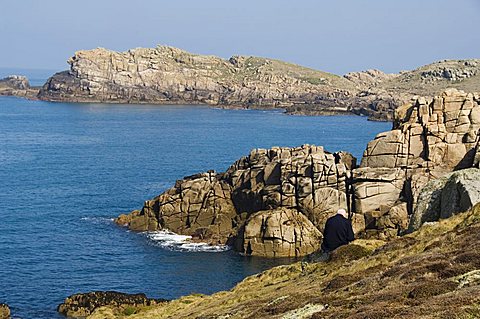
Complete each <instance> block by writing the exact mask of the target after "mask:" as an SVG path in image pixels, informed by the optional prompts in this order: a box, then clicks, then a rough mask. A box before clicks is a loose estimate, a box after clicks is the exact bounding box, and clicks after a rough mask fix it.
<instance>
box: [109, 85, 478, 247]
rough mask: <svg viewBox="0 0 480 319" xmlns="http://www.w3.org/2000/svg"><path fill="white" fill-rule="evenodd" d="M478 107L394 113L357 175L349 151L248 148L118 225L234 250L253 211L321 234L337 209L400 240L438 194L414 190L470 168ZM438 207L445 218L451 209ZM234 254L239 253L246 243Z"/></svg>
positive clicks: (451, 96)
mask: <svg viewBox="0 0 480 319" xmlns="http://www.w3.org/2000/svg"><path fill="white" fill-rule="evenodd" d="M479 101H480V99H479V97H478V95H476V94H471V93H469V94H467V93H464V92H461V91H457V90H446V91H445V92H444V93H443V94H442V95H441V96H439V97H435V98H431V99H428V98H417V99H415V100H414V101H413V102H412V103H410V104H409V105H406V106H404V107H402V108H399V109H398V110H397V112H396V120H395V122H394V127H393V129H392V130H391V131H389V132H384V133H380V134H378V135H377V137H376V138H375V139H374V140H373V141H371V142H370V143H368V145H367V148H366V150H365V152H364V156H363V158H362V162H361V165H360V167H358V168H357V167H356V159H355V158H354V157H353V156H351V155H350V154H348V153H345V152H338V153H333V154H332V153H328V152H325V151H324V150H323V148H322V147H318V146H311V145H303V146H301V147H296V148H280V147H273V148H271V149H268V150H266V149H255V150H252V151H251V152H250V154H249V155H248V156H246V157H243V158H241V159H240V160H238V161H236V162H235V163H234V164H233V165H232V166H231V167H230V168H229V169H228V170H227V171H226V172H225V173H221V174H217V173H215V172H207V173H202V174H197V175H194V176H190V177H186V178H185V179H183V180H181V181H177V183H176V185H175V187H173V188H171V189H169V190H168V191H166V192H165V193H163V194H161V195H160V196H158V197H156V198H154V199H153V200H150V201H146V202H145V204H144V207H143V209H142V210H141V211H134V212H132V213H131V214H129V215H122V216H120V217H119V218H118V219H117V223H118V224H121V225H124V224H128V226H129V228H130V229H132V230H136V231H145V230H157V229H169V230H171V231H174V232H176V233H180V234H184V235H191V236H193V237H194V240H201V241H205V242H209V243H215V244H217V243H219V244H232V243H233V242H236V243H238V238H239V237H241V236H240V235H242V233H241V232H242V230H244V228H245V222H246V221H247V220H248V219H249V218H250V217H251V215H252V214H254V213H257V212H260V211H274V210H276V209H279V208H284V209H290V210H294V211H297V212H298V213H300V214H303V215H304V216H306V218H308V220H309V221H310V222H311V223H312V224H313V225H314V226H315V227H316V229H317V230H320V231H322V230H323V229H324V225H325V222H326V220H327V218H328V217H330V216H332V215H333V214H335V213H336V211H337V209H338V208H348V209H349V212H350V213H351V216H353V217H354V225H355V231H356V233H359V232H361V231H363V230H366V231H367V232H368V233H369V234H368V236H367V237H377V238H380V239H385V238H389V237H393V236H397V235H398V234H401V233H403V232H404V231H405V230H406V228H407V225H408V223H409V216H410V215H409V214H411V213H412V212H414V211H415V210H416V209H417V206H418V207H420V209H421V210H422V211H426V213H425V214H424V216H427V217H420V218H419V219H418V220H423V219H428V220H430V219H431V218H433V219H434V218H436V215H435V214H436V213H435V214H434V213H432V210H431V209H430V208H428V207H432V208H433V209H436V208H435V207H437V206H436V204H435V201H434V202H433V203H430V202H428V203H426V202H425V200H426V199H425V198H433V199H435V196H437V193H435V192H434V191H433V190H432V191H424V193H423V194H421V193H420V191H421V190H422V189H423V188H424V186H425V185H427V183H428V182H429V181H431V180H435V179H438V178H441V177H442V176H444V175H445V174H448V173H449V172H452V171H453V170H458V169H463V168H467V167H472V165H474V164H475V157H476V154H478V152H479V151H478V150H479V145H480V137H479V129H480V105H479ZM441 181H442V180H439V183H441ZM462 192H467V191H466V190H464V189H462ZM468 192H470V191H468ZM459 196H460V195H459ZM462 196H463V195H462ZM468 196H470V195H468ZM459 198H462V199H461V201H462V205H463V202H464V200H463V197H461V196H460V197H459ZM417 201H420V203H418V204H417ZM450 202H451V203H452V205H453V203H456V202H457V200H456V199H455V200H452V201H450ZM445 203H446V202H445ZM472 203H473V202H472ZM445 205H446V204H445ZM455 205H456V204H455ZM464 206H465V205H463V206H461V207H464ZM455 207H456V206H455ZM443 208H444V210H445V211H446V212H449V213H446V214H447V215H448V214H451V212H453V211H455V210H456V208H447V207H446V206H443ZM264 214H266V213H264ZM432 214H433V215H432ZM431 215H432V216H433V217H431V218H430V217H429V216H431ZM259 218H260V217H259ZM262 218H263V217H262ZM362 218H363V220H362ZM414 218H418V217H414ZM262 236H263V235H258V236H257V238H264V237H262ZM239 246H240V247H239ZM236 247H237V249H239V250H244V249H245V247H244V245H243V244H240V245H236ZM269 247H270V246H269ZM262 249H263V250H264V248H262ZM285 249H286V248H285ZM289 249H290V248H289ZM289 251H291V250H289ZM290 253H291V252H290ZM299 253H300V254H303V253H304V251H303V250H299ZM263 254H264V255H274V251H273V250H271V251H269V252H268V253H263ZM295 254H297V252H295ZM277 255H278V254H277Z"/></svg>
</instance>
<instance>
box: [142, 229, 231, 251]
mask: <svg viewBox="0 0 480 319" xmlns="http://www.w3.org/2000/svg"><path fill="white" fill-rule="evenodd" d="M145 234H146V236H147V237H148V238H149V239H150V240H151V241H152V242H154V243H155V245H157V246H159V247H162V248H165V249H169V250H176V251H203V252H222V251H226V250H229V249H230V247H229V246H227V245H216V246H214V245H209V244H207V243H196V242H192V236H185V235H179V234H175V233H174V232H171V231H169V230H160V231H154V232H147V233H145Z"/></svg>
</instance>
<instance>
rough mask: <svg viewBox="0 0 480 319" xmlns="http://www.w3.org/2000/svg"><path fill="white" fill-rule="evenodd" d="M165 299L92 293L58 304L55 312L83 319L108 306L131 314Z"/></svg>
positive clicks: (76, 295) (74, 296) (139, 295)
mask: <svg viewBox="0 0 480 319" xmlns="http://www.w3.org/2000/svg"><path fill="white" fill-rule="evenodd" d="M166 301H167V300H165V299H152V298H147V297H146V296H145V294H125V293H121V292H116V291H94V292H89V293H80V294H75V295H72V296H70V297H68V298H67V299H65V301H64V302H63V303H62V304H60V305H59V306H58V308H57V311H58V312H59V313H61V314H63V315H65V316H67V317H71V318H85V317H87V316H88V315H90V314H91V313H92V312H93V311H94V310H96V309H97V308H100V307H104V306H109V307H111V308H116V309H117V310H119V311H120V312H121V311H123V312H133V311H134V308H138V307H145V306H153V305H156V304H159V303H163V302H166Z"/></svg>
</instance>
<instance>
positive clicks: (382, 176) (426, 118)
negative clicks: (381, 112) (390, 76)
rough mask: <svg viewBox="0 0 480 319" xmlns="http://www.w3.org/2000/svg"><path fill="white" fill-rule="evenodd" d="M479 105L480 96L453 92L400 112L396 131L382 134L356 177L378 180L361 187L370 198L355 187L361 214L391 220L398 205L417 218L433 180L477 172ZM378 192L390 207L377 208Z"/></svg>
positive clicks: (356, 204)
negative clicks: (392, 209) (366, 212)
mask: <svg viewBox="0 0 480 319" xmlns="http://www.w3.org/2000/svg"><path fill="white" fill-rule="evenodd" d="M479 102H480V100H479V96H478V95H474V94H471V93H470V94H467V93H464V92H462V91H457V90H454V89H451V90H447V91H445V92H444V93H443V94H442V95H441V96H439V97H436V98H434V99H425V98H418V99H417V100H415V101H414V102H413V103H411V104H409V105H406V106H404V107H402V108H400V109H398V110H397V117H396V121H395V123H394V128H393V130H391V131H389V132H385V133H381V134H379V135H378V136H377V137H376V138H375V139H374V140H373V141H371V142H370V143H369V144H368V146H367V149H366V150H365V153H364V156H363V158H362V162H361V165H360V166H361V167H360V168H359V169H357V170H354V172H353V176H354V179H355V178H356V176H359V178H360V181H362V178H363V175H364V174H365V172H372V173H371V174H372V175H374V176H373V178H367V179H366V181H365V182H363V183H361V184H360V186H362V187H363V188H365V189H367V190H368V189H371V191H370V195H369V194H368V192H367V191H365V192H359V191H358V187H359V184H356V185H355V188H356V190H357V191H356V195H357V196H356V201H355V209H356V210H358V209H360V210H361V209H362V207H363V206H366V205H370V206H369V207H371V208H375V209H374V210H375V211H376V215H377V217H379V216H384V215H387V216H388V215H389V213H388V207H391V205H392V203H398V202H405V203H407V205H408V206H407V207H408V211H409V212H410V213H411V212H413V211H414V210H415V209H416V207H417V199H418V198H419V196H420V191H421V189H422V188H423V187H424V186H425V185H426V184H427V183H428V182H429V181H430V180H433V179H437V178H439V177H441V176H443V175H445V174H447V173H449V172H451V171H453V170H458V169H463V168H468V167H472V166H473V165H474V160H475V153H476V151H477V149H478V144H479V129H480V121H479V119H478V113H480V106H479ZM363 180H365V178H363ZM392 185H395V187H393V186H392ZM360 190H361V189H360ZM425 192H427V193H428V194H429V195H425V194H427V193H425V194H424V195H422V197H425V196H435V195H434V194H432V193H431V192H429V191H425ZM376 193H379V194H383V196H382V197H378V196H379V195H377V198H381V203H382V204H383V203H387V205H385V207H384V208H382V207H380V206H381V205H380V204H377V206H378V207H375V202H376V198H375V197H374V196H373V195H372V194H376ZM378 203H380V202H378ZM422 205H423V204H422ZM467 208H468V207H467Z"/></svg>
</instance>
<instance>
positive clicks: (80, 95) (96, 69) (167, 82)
mask: <svg viewBox="0 0 480 319" xmlns="http://www.w3.org/2000/svg"><path fill="white" fill-rule="evenodd" d="M68 63H69V64H70V70H69V71H65V72H60V73H57V74H55V75H54V76H52V77H51V78H50V79H49V80H48V81H47V83H46V84H45V85H44V87H43V89H42V90H41V91H40V94H39V97H40V98H41V99H45V100H53V101H74V102H125V103H168V104H175V103H188V104H192V103H193V104H195V103H203V104H209V105H216V106H225V107H257V108H258V107H260V108H268V107H280V108H283V107H289V106H293V105H297V104H298V105H310V104H311V105H317V104H318V105H320V104H321V105H322V106H335V105H336V104H337V101H338V100H340V99H343V98H346V97H349V96H350V95H351V94H352V93H353V92H354V91H355V90H356V88H355V85H354V83H352V82H350V81H348V80H347V79H344V78H342V77H339V76H336V75H333V74H329V73H326V72H321V71H316V70H312V69H308V68H305V67H301V66H298V65H294V64H290V63H285V62H281V61H277V60H272V59H266V58H258V57H244V56H233V57H231V58H230V59H229V60H224V59H221V58H218V57H215V56H203V55H196V54H192V53H189V52H186V51H183V50H180V49H177V48H172V47H167V46H158V47H156V48H153V49H145V48H137V49H132V50H129V51H127V52H114V51H109V50H106V49H101V48H99V49H94V50H87V51H78V52H76V53H75V55H74V56H73V57H72V58H70V59H69V60H68Z"/></svg>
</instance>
